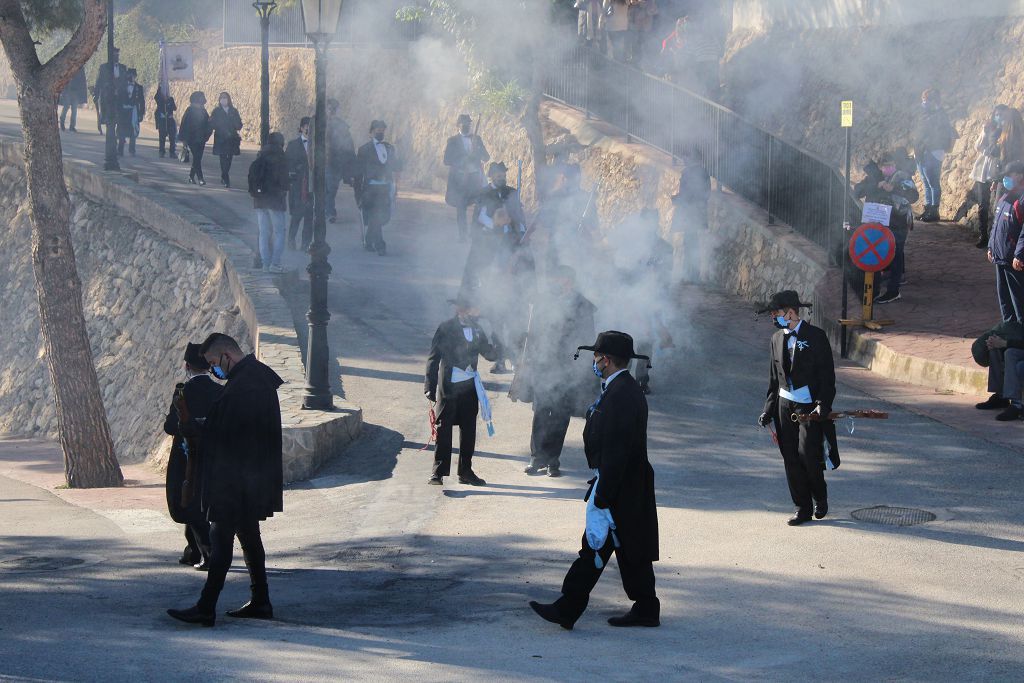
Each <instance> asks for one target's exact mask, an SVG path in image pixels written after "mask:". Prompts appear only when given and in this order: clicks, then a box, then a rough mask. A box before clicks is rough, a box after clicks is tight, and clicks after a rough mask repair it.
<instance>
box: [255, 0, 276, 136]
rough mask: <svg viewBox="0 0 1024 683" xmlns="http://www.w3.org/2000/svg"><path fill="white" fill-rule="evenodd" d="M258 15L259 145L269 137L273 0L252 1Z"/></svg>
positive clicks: (274, 6)
mask: <svg viewBox="0 0 1024 683" xmlns="http://www.w3.org/2000/svg"><path fill="white" fill-rule="evenodd" d="M252 6H253V7H254V8H255V9H256V12H257V13H258V14H259V15H260V145H265V144H267V138H268V137H270V13H271V12H273V11H274V9H276V8H277V3H276V2H274V0H256V2H254V3H252Z"/></svg>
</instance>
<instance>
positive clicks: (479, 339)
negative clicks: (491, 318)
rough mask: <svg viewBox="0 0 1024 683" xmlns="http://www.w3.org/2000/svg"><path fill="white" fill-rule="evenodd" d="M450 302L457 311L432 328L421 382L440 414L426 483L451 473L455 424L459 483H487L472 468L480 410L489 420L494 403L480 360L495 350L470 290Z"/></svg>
mask: <svg viewBox="0 0 1024 683" xmlns="http://www.w3.org/2000/svg"><path fill="white" fill-rule="evenodd" d="M449 303H451V304H453V305H454V306H455V316H454V317H453V318H450V319H448V320H446V321H444V322H443V323H441V324H440V325H439V326H438V328H437V331H436V332H435V333H434V339H433V341H431V343H430V354H429V355H428V356H427V369H426V379H425V381H424V383H423V394H424V395H425V396H426V397H427V400H428V401H430V402H431V403H434V402H435V401H436V406H435V409H436V413H435V414H436V417H437V421H436V427H437V443H436V445H435V447H434V467H433V470H432V471H431V474H430V479H429V480H428V482H427V483H429V484H433V485H435V486H441V485H442V484H443V483H444V480H443V479H442V477H446V476H448V475H449V474H451V466H452V428H453V427H456V426H457V427H458V428H459V470H458V473H459V483H460V484H470V485H473V486H483V485H484V484H486V483H487V482H485V481H484V480H483V479H481V478H480V477H478V476H477V475H476V473H475V472H473V451H474V450H475V449H476V418H477V415H478V414H479V413H480V410H481V407H483V408H484V413H485V416H484V417H485V420H489V419H490V415H489V414H488V413H489V412H490V407H489V405H488V404H487V394H486V393H484V392H483V385H482V383H481V381H480V374H479V373H478V372H477V368H476V365H477V360H478V359H479V357H480V356H483V357H484V358H487V359H488V360H494V359H495V358H497V355H496V352H495V350H494V347H493V346H492V345H491V343H490V342H489V341H488V340H487V335H486V334H484V331H483V330H482V329H480V323H479V320H478V316H479V314H480V311H479V309H478V308H477V305H476V303H475V302H474V301H473V300H472V298H471V297H470V295H469V294H468V293H466V292H462V293H460V294H459V295H458V296H457V297H455V298H454V299H449ZM481 403H483V404H484V405H483V406H481Z"/></svg>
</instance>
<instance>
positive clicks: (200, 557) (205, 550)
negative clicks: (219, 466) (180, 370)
mask: <svg viewBox="0 0 1024 683" xmlns="http://www.w3.org/2000/svg"><path fill="white" fill-rule="evenodd" d="M184 360H185V380H184V382H180V383H178V385H177V386H176V387H175V389H174V397H173V398H172V399H171V407H170V409H169V410H168V411H167V417H166V418H165V419H164V431H165V432H166V433H168V434H170V435H171V436H172V437H174V439H173V440H172V441H171V454H170V456H169V457H168V459H167V482H166V488H167V511H168V512H169V513H170V514H171V519H173V520H174V521H175V522H177V523H178V524H184V525H185V540H186V541H187V542H188V545H187V546H185V551H184V552H183V553H182V554H181V559H179V560H178V562H180V563H181V564H187V565H195V567H196V568H197V569H206V568H207V566H208V561H209V558H210V523H209V522H208V521H207V520H206V516H205V515H204V514H203V512H202V510H201V509H200V505H199V495H198V491H199V482H198V481H190V482H188V487H189V489H190V493H191V495H189V496H186V498H185V499H184V500H183V499H182V495H181V494H182V489H183V488H184V487H185V484H186V478H187V474H188V473H189V472H191V473H192V477H193V478H195V477H198V475H199V474H200V472H199V471H198V470H197V469H196V467H195V462H193V463H192V467H191V468H189V466H188V465H189V458H190V457H192V458H198V457H199V453H198V452H193V453H189V452H188V447H187V446H186V441H185V438H184V437H183V436H182V433H181V424H180V420H179V416H178V413H179V411H180V410H181V408H182V406H181V401H184V404H185V405H184V409H185V410H187V411H188V416H189V418H190V419H192V420H195V419H197V418H198V419H200V420H202V419H204V418H205V417H206V415H207V413H209V412H210V407H211V406H212V405H213V404H214V402H215V401H216V400H217V399H218V398H220V395H221V393H223V391H224V387H222V386H221V385H219V384H217V383H216V382H214V381H213V380H212V379H210V375H209V374H208V372H207V371H208V370H209V369H210V364H209V363H207V362H206V359H205V358H203V357H202V356H201V355H200V354H199V344H193V343H192V342H189V343H188V345H187V346H186V347H185V358H184ZM189 443H191V444H192V447H193V449H198V448H200V447H201V446H202V444H201V443H200V439H199V436H198V435H196V436H193V437H191V438H190V439H189Z"/></svg>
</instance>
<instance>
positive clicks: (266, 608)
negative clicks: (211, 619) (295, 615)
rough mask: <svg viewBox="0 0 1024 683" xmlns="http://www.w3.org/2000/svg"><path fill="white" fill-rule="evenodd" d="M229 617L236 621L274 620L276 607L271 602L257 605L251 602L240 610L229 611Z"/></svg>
mask: <svg viewBox="0 0 1024 683" xmlns="http://www.w3.org/2000/svg"><path fill="white" fill-rule="evenodd" d="M228 616H229V617H234V618H236V619H273V618H274V606H273V605H271V604H270V603H269V602H261V603H259V604H256V603H254V602H253V601H252V600H250V601H249V602H247V603H245V604H244V605H242V606H241V607H239V608H238V609H230V610H228Z"/></svg>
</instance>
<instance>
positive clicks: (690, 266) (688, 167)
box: [672, 150, 711, 284]
mask: <svg viewBox="0 0 1024 683" xmlns="http://www.w3.org/2000/svg"><path fill="white" fill-rule="evenodd" d="M682 158H683V171H682V173H680V174H679V191H678V192H677V193H676V194H674V195H672V233H673V235H672V237H673V244H672V282H673V284H675V283H678V282H696V281H698V280H699V279H700V264H701V261H702V260H703V259H702V258H701V257H702V251H701V250H702V249H703V248H706V245H704V244H703V243H704V240H705V237H706V235H707V231H708V199H709V198H710V196H711V176H709V175H708V172H707V169H705V167H704V160H703V159H701V157H700V155H699V154H698V153H697V151H696V150H687V151H685V152H684V153H683V155H682Z"/></svg>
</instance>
